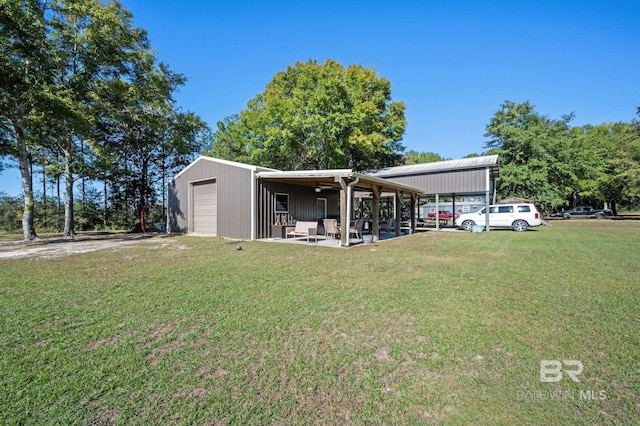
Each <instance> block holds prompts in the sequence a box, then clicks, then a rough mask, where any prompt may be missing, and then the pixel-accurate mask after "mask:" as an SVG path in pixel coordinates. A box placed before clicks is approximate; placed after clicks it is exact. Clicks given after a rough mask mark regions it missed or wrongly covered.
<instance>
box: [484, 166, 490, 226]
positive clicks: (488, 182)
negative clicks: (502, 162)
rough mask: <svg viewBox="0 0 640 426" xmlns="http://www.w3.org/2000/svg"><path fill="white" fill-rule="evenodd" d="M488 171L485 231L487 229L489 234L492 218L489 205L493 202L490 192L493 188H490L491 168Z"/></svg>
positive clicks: (486, 178)
mask: <svg viewBox="0 0 640 426" xmlns="http://www.w3.org/2000/svg"><path fill="white" fill-rule="evenodd" d="M486 171H487V172H486V177H485V188H486V189H485V196H484V204H485V209H486V210H485V215H484V218H485V226H484V229H485V230H486V231H487V232H489V216H490V212H489V205H490V202H491V199H490V197H491V194H490V193H489V191H490V190H491V188H490V187H489V186H490V182H491V179H490V176H491V168H490V167H487V168H486Z"/></svg>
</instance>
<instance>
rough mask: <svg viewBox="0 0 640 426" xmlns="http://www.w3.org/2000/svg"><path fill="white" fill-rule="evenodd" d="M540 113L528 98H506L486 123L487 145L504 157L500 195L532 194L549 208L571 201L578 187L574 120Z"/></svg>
mask: <svg viewBox="0 0 640 426" xmlns="http://www.w3.org/2000/svg"><path fill="white" fill-rule="evenodd" d="M572 118H573V115H567V116H564V117H562V118H561V119H559V120H553V119H550V118H548V117H545V116H542V115H540V114H538V113H537V112H536V111H535V109H534V107H533V105H531V104H530V103H529V102H528V101H527V102H524V103H520V104H516V103H514V102H511V101H505V103H504V104H502V105H501V106H500V110H498V111H497V112H496V113H495V115H494V116H493V117H492V118H491V121H490V122H489V124H488V125H487V128H486V134H485V136H486V137H488V138H489V140H488V141H487V142H486V146H485V147H486V148H488V149H489V151H488V153H490V154H499V155H500V174H501V177H500V180H499V181H498V184H497V185H498V186H497V192H498V195H499V196H500V197H501V198H507V197H510V196H516V197H524V198H530V199H533V200H536V201H538V202H540V203H541V204H544V205H545V206H548V207H555V206H561V205H564V204H565V203H566V200H567V199H568V197H569V195H570V194H571V191H573V188H574V186H575V182H576V177H575V171H574V168H573V167H572V166H571V150H570V149H569V148H570V141H571V138H570V136H569V122H570V121H571V119H572Z"/></svg>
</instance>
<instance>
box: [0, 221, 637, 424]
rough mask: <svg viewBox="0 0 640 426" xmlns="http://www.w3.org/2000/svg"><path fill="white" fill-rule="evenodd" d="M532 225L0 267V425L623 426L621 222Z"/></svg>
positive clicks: (631, 415) (625, 277) (625, 236)
mask: <svg viewBox="0 0 640 426" xmlns="http://www.w3.org/2000/svg"><path fill="white" fill-rule="evenodd" d="M552 223H553V226H551V227H542V228H539V229H536V230H533V231H530V232H525V233H516V232H511V231H495V232H490V233H482V234H471V233H462V232H436V231H432V232H427V233H422V234H416V235H412V236H408V237H405V238H399V239H395V240H393V241H385V242H382V243H379V244H375V245H373V244H372V245H366V246H359V247H353V248H351V249H349V250H338V249H330V248H321V247H304V246H296V245H287V244H275V243H264V242H247V243H243V244H242V245H243V250H241V251H237V250H235V249H234V247H235V246H234V245H224V244H225V242H226V241H225V240H222V239H217V238H194V237H156V238H153V239H150V240H148V241H145V242H141V243H139V244H136V245H131V246H127V247H124V248H123V249H122V250H121V251H103V252H93V253H85V254H77V255H72V256H68V257H61V258H55V259H16V260H0V283H1V284H0V327H1V334H0V353H1V359H0V424H3V425H4V424H65V425H66V424H125V423H126V424H159V423H162V424H189V425H191V424H310V423H313V424H346V423H349V424H366V425H369V424H461V423H471V424H478V425H486V424H505V425H512V424H558V423H565V424H566V423H570V424H588V425H591V424H633V423H636V424H637V423H640V407H639V404H640V403H639V401H640V291H639V290H640V256H639V253H640V221H635V220H628V221H612V220H602V221H598V220H571V221H553V222H552ZM542 360H560V361H562V360H577V361H580V362H581V363H582V364H583V366H584V370H583V372H582V374H581V375H579V376H578V378H579V379H580V380H581V381H580V382H579V383H576V382H573V381H572V380H571V378H570V377H569V376H568V375H567V374H566V373H565V374H564V375H563V379H562V380H561V381H560V382H557V383H546V382H545V383H542V382H541V381H540V362H541V361H542ZM571 368H572V367H567V369H571ZM573 368H575V367H573Z"/></svg>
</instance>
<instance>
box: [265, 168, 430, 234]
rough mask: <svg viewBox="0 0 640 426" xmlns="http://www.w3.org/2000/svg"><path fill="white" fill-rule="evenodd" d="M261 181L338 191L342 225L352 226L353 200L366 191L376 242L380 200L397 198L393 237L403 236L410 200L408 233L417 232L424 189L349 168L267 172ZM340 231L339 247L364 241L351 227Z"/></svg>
mask: <svg viewBox="0 0 640 426" xmlns="http://www.w3.org/2000/svg"><path fill="white" fill-rule="evenodd" d="M257 179H258V181H262V182H278V183H282V184H287V185H295V186H302V187H307V188H313V191H314V193H316V194H317V193H321V192H323V191H331V192H339V206H340V214H339V219H340V221H339V222H340V223H341V224H343V225H344V224H350V223H351V220H353V219H355V215H354V211H355V209H354V198H355V194H356V191H357V192H366V193H368V194H369V195H370V197H371V200H372V203H373V204H372V209H371V215H372V217H371V218H369V219H370V220H371V233H372V235H373V242H376V241H379V240H380V199H381V198H382V197H383V196H389V195H391V196H392V197H394V198H395V203H394V205H395V215H394V216H395V217H396V218H398V219H397V220H396V221H395V224H394V225H395V226H394V229H392V232H391V233H392V234H394V235H395V236H400V235H401V233H402V229H401V224H400V219H399V218H400V217H401V216H402V214H401V213H402V212H401V201H402V200H403V199H409V200H410V204H411V209H410V211H411V218H410V221H409V230H410V231H409V232H414V231H415V227H416V217H415V210H416V209H415V206H416V203H417V200H418V197H419V196H420V194H422V192H423V191H422V190H421V189H419V188H416V187H413V186H409V185H406V184H403V183H399V182H393V181H390V180H386V179H381V178H378V177H374V176H371V175H365V174H362V173H357V172H353V171H351V170H349V169H337V170H312V171H264V172H259V173H257ZM342 228H343V230H342V231H341V232H340V240H339V241H340V246H343V247H349V246H350V245H352V244H354V243H356V242H358V243H359V242H361V241H354V240H353V239H352V238H351V233H350V232H349V230H348V227H346V226H343V227H342Z"/></svg>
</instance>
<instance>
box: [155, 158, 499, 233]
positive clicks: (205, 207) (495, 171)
mask: <svg viewBox="0 0 640 426" xmlns="http://www.w3.org/2000/svg"><path fill="white" fill-rule="evenodd" d="M497 176H499V167H498V156H497V155H495V156H486V157H476V158H470V159H463V160H452V161H444V162H439V163H429V164H418V165H414V166H401V167H391V168H387V169H382V170H378V171H375V172H372V173H367V174H363V173H356V172H353V171H351V170H347V169H343V170H313V171H279V170H273V169H268V168H264V167H256V166H252V165H248V164H243V163H238V162H233V161H226V160H220V159H216V158H212V157H206V156H201V157H199V158H198V159H197V160H195V161H194V162H193V163H191V164H190V165H189V166H187V167H186V168H185V169H184V170H182V171H181V172H180V173H178V175H176V177H175V178H174V179H173V180H172V181H171V182H170V183H169V184H168V187H167V193H168V203H167V225H168V226H167V230H168V232H172V233H190V234H206V235H217V236H221V237H228V238H236V239H257V238H272V237H276V236H278V235H279V234H280V232H281V231H280V230H279V229H281V228H278V227H277V226H276V225H280V226H281V225H282V224H286V223H288V222H291V221H293V220H298V221H316V220H317V221H321V220H322V219H324V218H337V219H339V220H341V221H342V222H343V223H345V222H348V221H349V220H350V219H352V218H353V217H354V215H353V211H354V210H353V198H354V194H355V192H356V191H364V192H366V193H368V194H370V196H371V197H372V199H373V201H374V203H376V204H375V205H376V206H378V204H377V203H379V202H380V199H381V197H382V196H383V194H386V195H388V196H391V197H392V198H394V199H395V205H396V209H397V210H396V212H395V216H396V217H399V216H400V204H401V203H400V201H401V200H402V199H403V198H404V199H407V198H408V199H410V200H411V206H412V208H411V214H412V217H411V228H412V229H415V217H414V216H413V215H414V211H415V205H416V202H417V201H418V199H419V197H420V196H421V195H435V196H436V197H438V196H439V195H440V194H453V195H454V196H455V195H465V194H479V193H481V194H485V195H486V199H487V200H489V194H490V192H491V191H492V188H493V182H494V180H495V178H496V177H497ZM373 210H374V213H375V212H377V211H378V210H377V208H374V209H373ZM374 223H375V224H377V220H374ZM374 227H375V229H374V230H375V231H376V232H377V225H374ZM396 232H397V233H399V232H400V227H399V226H398V227H397V229H396ZM343 245H349V236H348V235H347V236H346V237H343Z"/></svg>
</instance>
